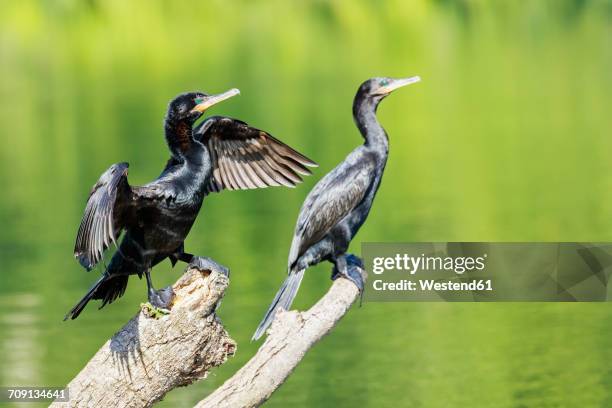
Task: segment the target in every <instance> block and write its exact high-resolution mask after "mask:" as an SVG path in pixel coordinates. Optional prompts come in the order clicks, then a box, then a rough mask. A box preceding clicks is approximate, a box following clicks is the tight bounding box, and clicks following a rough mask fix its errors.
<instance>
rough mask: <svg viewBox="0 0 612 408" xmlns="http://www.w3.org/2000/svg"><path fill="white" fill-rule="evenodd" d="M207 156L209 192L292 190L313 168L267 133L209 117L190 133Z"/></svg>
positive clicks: (231, 120) (237, 123)
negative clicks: (262, 189) (278, 188)
mask: <svg viewBox="0 0 612 408" xmlns="http://www.w3.org/2000/svg"><path fill="white" fill-rule="evenodd" d="M194 137H195V139H196V140H199V141H201V142H202V143H205V144H206V145H207V146H208V149H209V151H210V154H211V159H212V164H213V177H211V182H210V185H209V186H208V190H209V191H221V190H223V189H227V190H247V189H253V188H266V187H270V186H287V187H293V186H295V185H296V184H298V183H300V182H301V181H302V177H301V176H304V175H310V174H311V172H310V170H309V169H308V167H309V166H310V167H315V166H317V164H316V163H315V162H314V161H312V160H310V159H309V158H308V157H306V156H304V155H303V154H301V153H299V152H297V151H296V150H294V149H292V148H291V147H289V146H287V145H286V144H284V143H283V142H281V141H280V140H278V139H276V138H274V137H273V136H272V135H270V134H269V133H266V132H264V131H262V130H259V129H255V128H253V127H250V126H249V125H247V124H246V123H244V122H242V121H239V120H237V119H232V118H227V117H222V116H212V117H210V118H208V119H206V120H205V121H204V122H202V124H200V125H199V126H198V127H197V128H196V129H195V131H194Z"/></svg>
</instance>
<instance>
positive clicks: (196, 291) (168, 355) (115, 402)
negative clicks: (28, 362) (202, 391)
mask: <svg viewBox="0 0 612 408" xmlns="http://www.w3.org/2000/svg"><path fill="white" fill-rule="evenodd" d="M228 284H229V280H228V279H227V277H226V276H224V275H221V274H218V273H216V272H212V273H210V272H208V271H198V270H197V269H189V270H188V271H187V272H186V273H185V274H184V275H183V276H182V277H181V278H179V280H178V281H177V282H176V283H175V284H174V285H173V288H174V291H175V293H176V299H175V302H174V305H173V307H172V312H171V313H170V314H168V315H164V316H161V317H159V318H157V319H156V318H152V317H149V316H148V315H147V313H146V310H141V311H140V312H139V313H138V314H137V315H136V316H135V317H134V318H132V319H131V320H130V321H129V322H128V323H127V324H126V325H125V326H124V327H123V328H122V329H121V330H120V331H119V332H117V333H116V334H115V335H114V336H113V337H112V338H111V339H110V340H108V341H107V342H106V343H105V344H104V345H103V346H102V348H101V349H100V350H99V351H98V352H97V353H96V355H95V356H94V357H93V358H92V359H91V360H90V361H89V362H88V363H87V365H86V366H85V368H83V370H82V371H81V372H80V373H79V374H78V375H77V376H76V377H75V378H74V379H73V380H72V381H71V382H70V384H68V388H69V395H70V401H69V402H67V403H60V402H55V403H53V404H52V405H51V406H52V407H67V406H69V407H108V406H112V407H148V406H151V405H152V404H153V403H155V402H156V401H159V400H161V399H162V398H163V397H164V395H165V394H166V393H167V392H168V391H170V390H172V389H173V388H176V387H178V386H183V385H188V384H191V383H192V382H194V381H197V380H199V379H201V378H205V377H206V376H207V374H208V372H209V371H210V369H211V368H213V367H216V366H219V365H221V364H223V363H224V362H225V361H226V360H227V357H228V356H230V355H233V354H234V352H235V351H236V342H235V341H234V340H233V339H232V338H230V337H229V335H228V333H227V332H226V331H225V329H224V328H223V325H222V323H221V321H220V320H219V318H218V317H217V316H216V315H215V310H216V308H217V306H218V305H219V302H220V301H221V298H222V297H223V293H224V292H225V289H226V288H227V286H228Z"/></svg>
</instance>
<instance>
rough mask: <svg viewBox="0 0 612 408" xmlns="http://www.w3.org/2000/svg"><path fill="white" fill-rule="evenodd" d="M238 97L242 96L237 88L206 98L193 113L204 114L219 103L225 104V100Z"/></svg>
mask: <svg viewBox="0 0 612 408" xmlns="http://www.w3.org/2000/svg"><path fill="white" fill-rule="evenodd" d="M236 95H240V91H239V90H238V89H236V88H232V89H230V90H229V91H227V92H223V93H220V94H217V95H210V96H206V97H205V98H204V100H203V101H202V102H200V103H198V104H197V105H196V106H195V107H194V108H193V109H192V110H191V111H192V112H200V113H204V111H206V109H208V108H210V107H211V106H213V105H216V104H218V103H219V102H223V101H224V100H226V99H229V98H231V97H232V96H236Z"/></svg>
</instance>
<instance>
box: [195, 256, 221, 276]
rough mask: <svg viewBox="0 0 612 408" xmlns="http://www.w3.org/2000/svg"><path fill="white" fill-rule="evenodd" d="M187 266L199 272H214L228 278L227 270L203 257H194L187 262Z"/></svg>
mask: <svg viewBox="0 0 612 408" xmlns="http://www.w3.org/2000/svg"><path fill="white" fill-rule="evenodd" d="M189 266H190V267H193V268H196V269H199V270H201V271H214V272H217V273H220V274H221V275H225V276H227V277H228V278H229V276H230V270H229V268H227V267H225V266H223V265H221V264H219V263H217V262H215V261H213V260H212V259H211V258H208V257H204V256H194V257H193V258H192V259H191V261H190V262H189Z"/></svg>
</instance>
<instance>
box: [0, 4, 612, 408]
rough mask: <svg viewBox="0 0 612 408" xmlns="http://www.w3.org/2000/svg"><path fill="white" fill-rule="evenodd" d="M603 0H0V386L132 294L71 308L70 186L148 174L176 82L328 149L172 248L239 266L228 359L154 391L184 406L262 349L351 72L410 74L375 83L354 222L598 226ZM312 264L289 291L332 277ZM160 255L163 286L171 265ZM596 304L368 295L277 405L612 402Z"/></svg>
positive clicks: (357, 76) (117, 316) (430, 231)
mask: <svg viewBox="0 0 612 408" xmlns="http://www.w3.org/2000/svg"><path fill="white" fill-rule="evenodd" d="M611 11H612V6H611V3H610V2H609V1H607V0H599V1H595V0H593V1H569V0H559V1H554V2H553V1H535V0H533V1H532V0H529V1H524V2H512V1H500V2H485V1H460V0H444V1H442V0H438V1H424V0H422V1H415V2H403V1H400V0H395V1H389V2H385V3H382V2H371V1H351V2H349V1H334V2H322V1H311V2H285V1H280V0H276V1H271V2H266V3H260V2H256V3H255V2H246V1H238V2H231V3H230V2H221V1H216V2H193V3H192V4H186V3H184V2H162V1H146V2H145V1H135V2H121V1H108V2H99V1H89V2H74V1H61V2H32V1H22V2H3V3H2V4H1V5H0V61H1V63H0V95H1V98H0V134H1V135H2V137H3V143H2V144H1V145H0V185H1V186H2V191H3V199H2V200H0V222H1V225H2V230H0V261H1V263H0V265H2V266H1V267H2V273H1V274H0V304H1V305H2V313H3V314H4V317H2V318H0V332H1V333H3V336H2V340H1V341H0V350H1V353H2V365H1V366H0V380H1V381H2V383H3V384H7V385H13V384H32V383H36V384H41V385H43V384H46V385H60V384H64V383H66V382H67V381H68V380H69V379H70V378H71V377H72V376H73V375H74V374H75V373H76V372H77V371H78V370H79V369H80V368H81V367H82V365H83V363H84V362H85V361H87V360H88V359H89V357H90V356H91V355H92V354H93V353H94V352H95V351H96V350H97V349H98V347H99V346H100V345H101V344H102V343H103V341H105V339H107V338H108V337H109V336H110V335H112V333H113V332H114V331H115V330H116V329H117V328H118V326H119V325H120V324H122V323H123V322H125V321H126V320H127V319H128V318H129V317H131V316H132V314H133V313H134V311H135V310H136V308H137V305H138V304H139V302H140V301H142V300H143V299H144V297H145V285H144V282H138V280H137V279H134V278H132V282H131V284H130V287H129V289H128V291H127V293H126V295H125V296H124V297H123V298H122V299H121V300H120V301H119V302H117V303H116V304H113V305H111V306H110V307H108V308H105V309H104V310H103V311H102V312H98V311H97V310H96V309H95V307H91V306H90V307H89V308H88V309H87V310H86V312H85V313H84V314H83V315H82V317H80V318H79V319H78V320H77V321H75V322H70V323H63V322H61V318H62V317H63V315H64V313H65V312H66V311H67V310H68V309H69V308H70V307H71V306H72V305H73V303H74V302H76V301H77V300H78V299H79V298H80V296H81V295H82V294H83V293H84V292H85V290H86V289H87V288H88V287H89V285H90V284H91V282H93V280H94V275H95V273H96V272H93V273H90V274H86V273H84V272H83V271H82V270H80V268H79V267H78V265H77V263H76V262H75V261H74V260H73V259H72V257H71V252H72V245H73V239H74V235H75V232H76V227H77V225H78V222H79V219H80V217H81V214H82V210H83V206H84V203H85V200H86V194H87V192H88V191H89V189H90V187H91V185H92V184H93V183H94V182H95V180H97V178H98V176H99V175H100V173H101V172H102V171H103V170H105V169H106V168H108V166H109V165H110V164H111V163H115V162H119V161H129V162H130V165H131V166H130V181H131V182H132V183H133V184H139V183H144V182H147V181H149V180H151V179H152V178H154V177H155V176H157V174H158V173H159V171H160V169H161V167H162V165H163V163H165V160H166V158H167V155H168V153H167V151H166V147H165V145H164V141H163V138H162V127H161V121H162V118H163V115H164V111H165V107H166V104H167V102H168V101H169V100H170V98H172V97H173V96H174V95H175V94H177V93H179V92H182V91H186V90H191V89H202V90H207V91H211V92H217V91H222V90H225V89H228V88H230V87H238V88H240V89H241V91H242V96H241V97H239V98H234V99H233V100H232V101H228V102H227V103H224V104H223V105H222V106H219V107H216V108H215V109H214V112H213V113H214V114H226V115H231V116H235V117H239V118H241V119H243V120H246V121H248V122H249V123H251V124H253V125H255V126H257V127H260V128H263V129H266V130H268V131H270V132H271V133H272V134H274V135H276V136H278V137H279V138H281V139H283V140H284V141H286V142H288V143H289V144H291V145H292V146H295V147H296V148H298V149H299V150H301V151H303V152H304V153H306V154H307V155H309V156H311V157H313V158H314V159H316V160H317V161H318V162H319V163H320V164H321V167H320V168H319V169H317V171H316V172H315V175H314V176H313V177H311V178H309V179H308V180H307V181H306V183H304V185H302V186H300V187H299V188H297V189H294V190H288V189H273V190H267V191H251V192H236V193H226V194H222V195H215V196H212V197H210V199H208V200H207V201H206V202H205V204H204V208H203V210H202V213H201V216H200V218H199V220H198V222H197V224H196V225H195V227H194V230H193V232H192V233H191V235H190V237H189V239H188V241H187V248H188V249H189V250H191V251H193V252H196V253H199V254H203V255H208V256H212V257H213V258H215V259H217V260H218V261H219V262H221V263H224V264H226V265H229V266H231V268H232V271H233V275H232V284H231V288H230V290H229V292H228V293H227V296H226V298H225V300H224V303H223V307H222V309H221V311H220V314H221V317H222V319H223V320H224V322H225V324H226V326H227V328H228V330H229V331H230V332H231V334H232V335H233V336H234V338H235V339H236V340H237V341H238V342H239V345H240V347H239V350H238V354H237V356H236V357H235V358H233V359H232V360H231V361H230V362H229V363H228V364H226V365H225V366H224V367H222V368H221V369H219V370H217V371H215V373H214V375H211V376H210V377H209V378H208V379H207V380H206V381H202V382H201V383H199V384H197V385H194V386H192V387H188V388H185V389H180V390H175V391H173V392H172V393H171V394H169V395H168V397H167V398H166V400H165V402H164V403H163V404H164V405H165V406H191V405H192V404H193V403H194V402H195V401H197V400H199V399H200V398H201V397H203V396H204V395H205V394H206V393H208V392H210V391H211V390H212V389H214V388H216V387H217V386H218V385H219V384H221V383H222V382H223V381H224V380H225V379H226V378H227V377H228V376H229V375H231V373H233V372H234V371H235V370H236V369H237V368H238V367H240V366H241V365H242V364H243V363H244V362H245V361H246V360H247V359H248V358H249V357H250V356H251V355H252V354H253V353H254V352H255V350H256V348H257V344H252V343H249V338H250V335H251V333H252V331H253V330H254V328H255V327H256V325H257V323H258V321H259V319H260V318H261V315H262V314H263V312H264V310H265V308H266V307H267V305H268V303H269V302H270V300H271V298H272V296H273V294H274V292H275V291H276V289H277V287H278V285H279V284H280V282H281V281H282V279H283V275H284V265H285V263H286V257H287V252H288V249H289V244H290V238H291V234H292V232H293V227H294V222H295V218H296V215H297V212H298V209H299V207H300V205H301V203H302V200H303V199H304V197H305V195H306V194H307V192H308V191H309V189H310V188H311V187H312V186H313V184H314V183H315V182H316V181H317V180H318V179H319V178H320V177H322V175H323V174H324V173H325V172H326V171H329V170H330V169H331V168H332V167H333V166H335V165H336V164H337V162H338V161H339V160H341V159H342V158H343V157H344V156H345V154H346V153H347V152H348V151H350V150H351V149H352V148H353V147H354V146H355V145H357V144H358V143H360V142H361V139H360V136H359V135H358V133H357V131H356V129H355V128H354V125H353V123H352V120H351V117H350V112H351V109H350V103H351V100H352V97H353V95H354V92H355V90H356V88H357V86H358V84H359V83H361V81H362V80H364V79H366V78H368V77H370V76H375V75H391V76H407V75H415V74H419V75H421V76H422V78H423V82H422V83H421V84H419V85H418V86H414V87H410V88H406V89H404V90H401V91H398V92H397V93H395V94H394V95H392V96H391V97H389V98H388V99H387V100H385V101H384V102H383V105H382V106H381V108H380V110H379V118H380V120H381V122H382V123H383V124H384V126H385V128H386V129H387V131H388V133H389V134H390V137H391V156H390V160H389V164H388V167H387V170H386V173H385V177H384V179H383V184H382V187H381V189H380V192H379V195H378V197H377V200H376V203H375V205H374V208H373V211H372V214H371V215H370V218H369V219H368V222H367V223H366V224H365V226H364V228H363V229H362V231H361V232H360V234H359V235H358V237H357V239H356V241H355V243H354V245H353V249H354V250H355V251H358V250H359V243H360V242H361V241H453V240H463V241H470V240H480V241H485V240H495V241H529V240H542V241H564V240H565V241H610V240H611V239H612V236H611V232H610V231H612V217H610V204H609V203H610V202H611V201H612V200H611V199H612V162H611V161H610V160H609V159H608V155H609V152H610V150H611V147H612V146H611V144H612V142H610V140H609V135H610V130H611V126H610V119H609V112H610V105H611V104H610V102H611V98H612V97H611V96H610V95H612V92H611V91H612V89H611V76H610V72H612V58H611V50H610V47H609V40H608V39H609V38H610V18H611V16H612V12H611ZM329 272H330V267H329V266H328V265H322V266H320V267H317V268H314V269H313V270H311V271H309V273H308V274H307V277H306V280H305V282H304V285H303V288H302V290H301V292H300V295H299V296H298V299H297V304H296V306H298V307H307V306H308V305H310V304H311V303H312V302H313V301H314V300H315V299H317V298H318V297H319V296H320V295H321V294H322V293H323V292H324V291H325V289H326V288H327V287H328V286H329V281H328V274H329ZM179 273H180V270H172V269H171V268H170V267H169V265H168V264H165V265H161V266H160V267H158V268H156V270H155V271H154V279H155V281H156V283H157V284H158V285H160V286H161V285H162V284H169V283H171V282H173V281H174V280H176V277H177V276H178V274H179ZM608 310H609V308H608V307H607V305H605V304H593V305H590V304H580V305H571V304H486V305H485V304H367V305H366V306H364V307H363V308H360V309H357V308H356V309H355V310H353V311H352V312H351V313H350V314H349V315H348V316H347V317H346V319H345V320H344V321H343V322H342V323H341V324H340V325H339V327H338V328H337V329H336V330H335V331H334V333H333V335H331V336H329V337H328V338H326V339H324V340H323V341H322V342H321V344H319V345H318V346H317V347H315V348H314V349H313V350H312V351H311V352H310V353H309V355H308V356H307V357H306V358H305V360H304V361H303V363H302V364H301V365H300V366H299V367H298V369H297V370H296V372H295V373H294V375H293V376H292V377H291V378H290V379H289V380H288V381H287V383H286V384H285V385H284V386H283V388H282V389H280V390H279V392H278V393H277V394H275V396H274V397H273V398H272V399H271V400H270V402H269V404H268V405H269V406H272V407H274V406H278V407H281V406H283V407H284V406H287V405H289V404H300V405H305V406H316V405H322V406H354V405H358V406H376V407H381V406H404V405H411V406H417V407H447V406H490V407H522V406H529V407H534V406H536V407H537V406H540V407H547V406H551V407H552V406H555V407H559V406H567V407H575V406H607V405H610V404H611V403H612V402H611V401H612V399H611V396H610V393H609V391H608V390H609V389H610V386H611V385H612V374H611V373H610V369H609V364H608V363H607V362H608V361H610V357H611V356H610V351H609V350H612V347H610V346H611V345H612V337H611V333H610V329H609V327H610V325H609V321H610V317H611V316H610V312H609V311H608Z"/></svg>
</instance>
